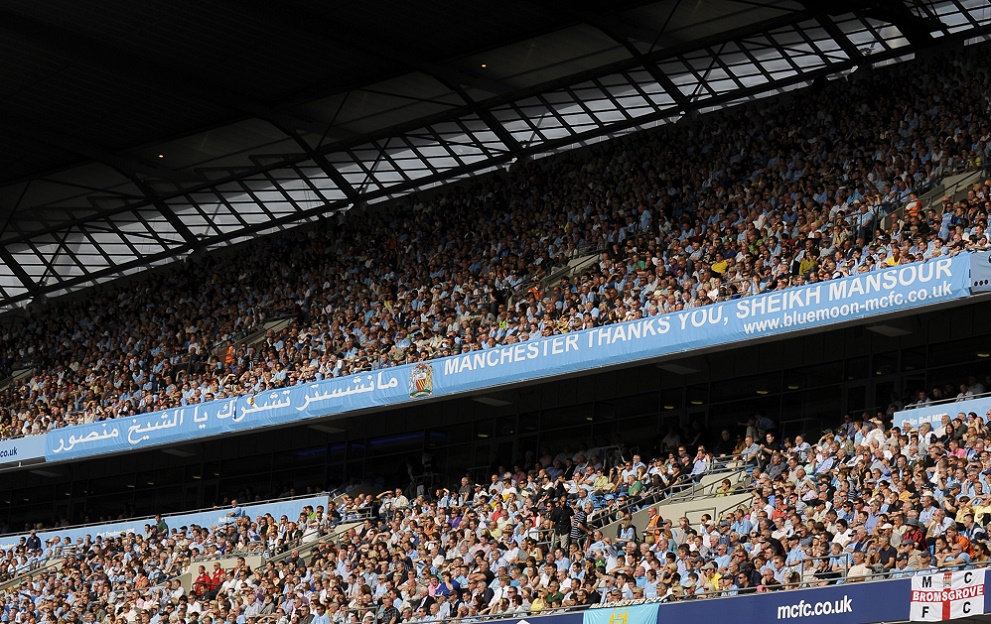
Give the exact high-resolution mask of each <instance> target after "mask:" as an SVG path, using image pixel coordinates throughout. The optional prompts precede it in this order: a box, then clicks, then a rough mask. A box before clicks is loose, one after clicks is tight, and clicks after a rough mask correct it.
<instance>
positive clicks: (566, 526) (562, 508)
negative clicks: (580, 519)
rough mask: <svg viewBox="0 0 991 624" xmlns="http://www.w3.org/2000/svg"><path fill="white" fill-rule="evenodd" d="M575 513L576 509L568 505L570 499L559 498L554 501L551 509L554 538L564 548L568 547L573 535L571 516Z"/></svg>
mask: <svg viewBox="0 0 991 624" xmlns="http://www.w3.org/2000/svg"><path fill="white" fill-rule="evenodd" d="M573 515H575V512H574V510H572V509H571V507H569V506H568V499H567V498H565V497H561V498H559V499H558V500H557V501H556V502H555V503H554V509H553V510H552V511H551V522H552V523H554V539H555V540H556V542H557V544H556V545H559V546H560V547H561V548H562V549H564V550H567V549H568V540H569V537H570V535H571V516H573Z"/></svg>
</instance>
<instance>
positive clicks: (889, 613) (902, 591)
mask: <svg viewBox="0 0 991 624" xmlns="http://www.w3.org/2000/svg"><path fill="white" fill-rule="evenodd" d="M911 591H912V585H911V581H910V580H909V579H898V580H894V581H876V582H872V583H845V584H843V585H831V586H829V587H819V588H814V589H804V590H798V589H796V590H789V591H771V592H764V593H761V594H751V595H748V596H735V597H731V598H717V599H713V600H691V601H685V602H676V603H671V604H666V605H663V606H662V607H661V608H660V609H659V611H658V623H659V624H669V623H671V624H676V623H681V622H761V623H762V624H769V623H770V622H782V621H790V620H797V621H800V622H810V623H813V622H814V623H815V624H866V623H868V622H904V621H906V620H908V615H909V599H910V597H911Z"/></svg>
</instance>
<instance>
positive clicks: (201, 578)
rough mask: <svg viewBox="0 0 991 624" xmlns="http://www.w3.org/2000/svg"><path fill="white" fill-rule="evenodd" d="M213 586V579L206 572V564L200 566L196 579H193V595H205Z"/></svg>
mask: <svg viewBox="0 0 991 624" xmlns="http://www.w3.org/2000/svg"><path fill="white" fill-rule="evenodd" d="M212 587H213V579H211V578H210V575H209V574H207V572H206V566H200V569H199V573H198V574H197V575H196V580H195V581H193V595H194V596H197V597H202V596H205V595H206V594H207V593H208V592H209V591H210V589H211V588H212Z"/></svg>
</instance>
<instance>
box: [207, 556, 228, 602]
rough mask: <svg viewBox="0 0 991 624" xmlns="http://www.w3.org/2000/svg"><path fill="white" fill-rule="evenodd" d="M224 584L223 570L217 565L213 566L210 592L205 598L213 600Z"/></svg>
mask: <svg viewBox="0 0 991 624" xmlns="http://www.w3.org/2000/svg"><path fill="white" fill-rule="evenodd" d="M223 584H224V569H223V568H222V567H220V564H219V563H214V564H213V576H212V577H210V591H209V592H208V595H207V596H206V597H207V598H213V597H214V596H216V595H217V592H218V591H219V590H220V586H221V585H223Z"/></svg>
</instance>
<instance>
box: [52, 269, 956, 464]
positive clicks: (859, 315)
mask: <svg viewBox="0 0 991 624" xmlns="http://www.w3.org/2000/svg"><path fill="white" fill-rule="evenodd" d="M969 293H970V257H969V256H968V255H958V256H954V257H952V258H939V259H936V260H930V261H929V262H925V263H912V264H906V265H903V266H899V267H894V268H890V269H886V270H883V271H875V272H872V273H866V274H862V275H857V276H853V277H848V278H844V279H839V280H831V281H828V282H821V283H818V284H809V285H807V286H802V287H797V288H790V289H788V290H784V291H781V292H771V293H765V294H762V295H756V296H753V297H745V298H742V299H735V300H731V301H725V302H722V303H717V304H714V305H708V306H702V307H698V308H692V309H689V310H685V311H683V312H674V313H670V314H664V315H660V316H653V317H648V318H643V319H639V320H635V321H630V322H626V323H619V324H616V325H606V326H603V327H597V328H594V329H589V330H584V331H578V332H573V333H569V334H563V335H558V336H549V337H547V338H539V339H535V340H530V341H527V342H522V343H516V344H507V345H504V346H501V347H496V348H493V349H486V350H482V351H473V352H470V353H466V354H463V355H455V356H451V357H447V358H442V359H439V360H434V361H431V362H421V363H419V364H415V365H406V366H399V367H395V368H389V369H385V370H383V371H379V372H375V373H372V374H362V375H356V376H351V377H344V378H340V379H331V380H327V381H321V382H317V383H312V384H308V385H304V386H296V387H294V388H289V389H284V390H278V391H275V392H266V393H263V394H260V395H257V396H252V397H247V396H246V397H239V398H234V399H227V400H221V401H213V402H211V403H204V404H200V405H195V406H189V407H182V408H178V409H172V410H167V411H164V412H155V413H151V414H145V415H141V416H135V417H131V418H124V419H117V420H109V421H103V422H98V423H93V424H88V425H77V426H74V427H66V428H62V429H56V430H54V431H51V432H49V433H48V434H46V436H45V438H46V451H45V457H46V459H47V461H60V460H66V459H74V458H78V457H87V456H94V455H101V454H105V453H114V452H119V451H128V450H137V449H142V448H147V447H151V446H157V445H161V444H170V443H176V442H187V441H191V440H194V439H197V438H204V437H210V436H217V435H221V434H226V433H233V432H238V431H248V430H251V429H258V428H262V427H271V426H276V425H283V424H290V423H295V422H300V421H304V420H307V419H313V418H324V417H328V416H334V415H339V414H344V413H348V412H355V411H358V410H363V409H369V408H375V407H380V406H389V405H399V404H402V403H404V402H408V401H412V400H417V399H423V398H427V397H439V396H451V395H455V394H461V393H466V392H475V391H479V390H484V389H487V388H494V387H498V386H503V385H506V384H513V383H518V382H521V381H530V380H535V379H541V378H546V377H552V376H555V375H562V374H568V373H575V372H580V371H588V370H593V369H596V368H599V367H603V366H611V365H617V364H627V363H633V362H637V361H642V360H649V359H654V358H658V357H662V356H666V355H674V354H678V353H683V352H687V351H692V350H694V349H701V348H709V347H713V346H718V345H727V344H733V343H740V342H745V341H750V340H759V339H764V338H768V337H771V336H780V335H783V334H787V333H789V332H801V331H807V330H810V329H815V328H821V327H829V326H832V325H836V324H840V323H845V322H854V321H858V320H863V319H864V318H867V317H876V316H880V315H884V314H891V313H895V312H902V311H906V310H912V309H915V308H918V307H921V306H929V305H935V304H940V303H946V302H949V301H955V300H958V299H962V298H965V297H967V296H969Z"/></svg>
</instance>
